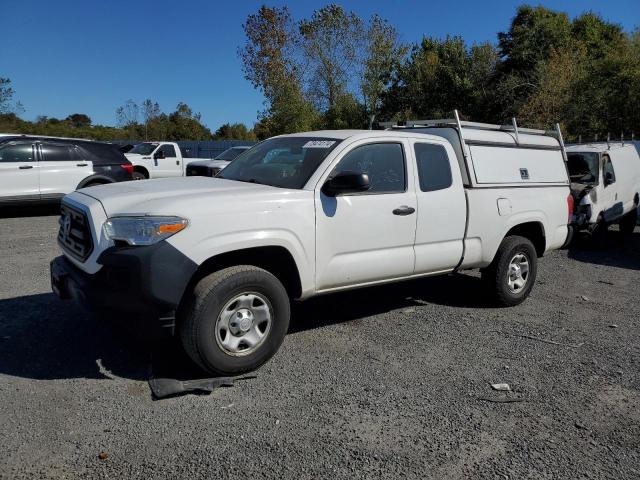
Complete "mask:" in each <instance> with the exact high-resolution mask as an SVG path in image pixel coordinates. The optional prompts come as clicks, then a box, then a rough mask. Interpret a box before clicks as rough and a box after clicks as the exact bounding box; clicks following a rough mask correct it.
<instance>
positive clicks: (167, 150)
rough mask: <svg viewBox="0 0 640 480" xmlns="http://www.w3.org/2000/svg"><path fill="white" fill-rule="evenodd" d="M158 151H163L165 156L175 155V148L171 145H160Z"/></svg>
mask: <svg viewBox="0 0 640 480" xmlns="http://www.w3.org/2000/svg"><path fill="white" fill-rule="evenodd" d="M160 151H161V152H163V153H164V156H165V158H169V157H175V156H176V149H175V148H174V147H173V145H162V146H161V147H160Z"/></svg>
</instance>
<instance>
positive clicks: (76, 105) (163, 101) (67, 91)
mask: <svg viewBox="0 0 640 480" xmlns="http://www.w3.org/2000/svg"><path fill="white" fill-rule="evenodd" d="M1 3H2V7H1V9H2V29H1V30H2V40H1V41H0V77H9V78H11V80H12V82H13V87H14V90H15V91H16V97H15V98H16V99H17V100H20V101H21V102H22V103H23V104H24V106H25V109H26V111H25V113H24V114H23V116H24V117H25V118H27V119H34V118H35V117H36V116H38V115H48V116H54V117H62V118H64V117H66V116H67V115H69V114H71V113H75V112H80V113H86V114H88V115H89V116H90V117H91V118H92V119H93V120H94V123H102V124H106V125H113V124H114V123H115V113H114V112H115V109H116V108H117V107H118V106H119V105H121V104H123V103H124V102H125V101H126V100H127V99H129V98H132V99H134V100H136V101H139V102H140V101H142V100H144V99H145V98H151V99H153V100H155V101H157V102H159V103H160V106H161V108H162V109H163V110H164V111H172V110H173V109H174V108H175V106H176V104H177V103H178V102H180V101H182V102H186V103H187V104H189V105H190V106H191V107H192V108H193V109H194V110H195V111H198V112H201V113H202V117H203V121H204V123H205V124H207V126H209V128H212V129H214V130H215V129H216V128H217V127H218V126H220V125H221V124H222V123H225V122H244V123H246V124H248V125H252V124H253V122H254V121H255V119H256V116H257V112H258V111H259V110H261V109H262V101H263V99H262V96H261V95H260V94H259V92H257V91H255V90H254V89H253V87H252V86H251V85H250V84H249V82H247V81H246V80H245V79H244V78H243V75H242V69H241V64H240V61H239V59H238V56H237V49H238V47H239V46H241V45H242V44H243V43H244V35H243V31H242V23H243V22H244V20H245V19H246V17H247V15H249V14H250V13H253V12H255V11H256V10H257V9H258V8H259V6H260V5H261V4H262V3H266V4H268V5H278V6H281V5H288V6H289V8H290V10H291V11H292V14H293V16H294V18H296V19H299V18H304V17H308V16H309V15H310V14H311V12H313V10H314V9H316V8H319V7H321V6H323V5H325V4H326V3H330V2H315V1H314V2H312V1H304V2H302V1H297V2H281V1H274V2H264V1H262V2H255V1H248V0H247V1H243V0H236V1H233V2H229V1H225V2H222V1H221V2H215V1H211V0H210V1H205V0H197V1H195V0H194V1H191V0H183V1H181V2H176V1H167V0H156V1H151V0H139V1H138V0H129V1H124V0H102V1H99V0H77V1H70V0H55V1H52V0H44V1H35V0H33V1H32V0H1ZM336 3H339V4H341V5H343V6H344V7H345V8H346V9H348V10H353V11H355V12H356V13H358V14H359V15H360V16H362V17H364V18H367V17H369V16H370V15H371V14H373V13H378V14H380V15H381V16H382V17H384V18H386V19H388V20H389V21H390V22H391V23H392V24H393V25H395V26H396V27H397V28H398V30H399V31H400V33H401V36H402V39H403V41H405V42H414V41H417V40H419V39H420V38H422V36H423V35H425V34H426V35H430V36H436V37H444V36H446V35H447V34H450V35H462V36H463V37H464V38H465V39H466V40H467V42H469V43H471V42H482V41H491V42H495V40H496V33H497V32H498V31H501V30H506V29H507V28H508V26H509V22H510V20H511V18H512V17H513V15H514V13H515V9H516V7H517V6H518V5H520V4H522V3H525V2H523V1H511V0H502V1H499V0H490V1H473V0H458V1H442V0H440V1H436V2H432V1H422V2H400V1H397V0H396V1H392V0H387V1H377V0H375V1H374V0H369V1H364V0H359V1H355V0H353V1H336ZM530 3H534V4H542V5H544V6H547V7H549V8H553V9H556V10H562V11H565V12H567V13H568V14H569V15H571V16H572V17H573V16H576V15H578V14H580V13H582V12H584V11H586V10H592V11H594V12H597V13H600V14H601V15H602V16H603V17H604V18H606V19H607V20H609V21H612V22H616V23H619V24H621V25H622V26H623V27H624V28H625V30H628V31H631V30H633V29H634V28H636V27H637V26H639V25H640V5H639V3H638V0H609V1H594V0H583V1H576V0H574V1H569V0H565V1H561V0H554V1H540V2H530Z"/></svg>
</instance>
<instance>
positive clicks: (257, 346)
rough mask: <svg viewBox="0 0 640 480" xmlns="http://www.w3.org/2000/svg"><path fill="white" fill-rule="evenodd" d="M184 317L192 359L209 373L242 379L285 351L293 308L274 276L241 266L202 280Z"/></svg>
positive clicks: (184, 336)
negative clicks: (280, 350) (281, 346)
mask: <svg viewBox="0 0 640 480" xmlns="http://www.w3.org/2000/svg"><path fill="white" fill-rule="evenodd" d="M180 317H181V318H179V323H178V329H179V334H180V339H181V341H182V345H183V347H184V349H185V351H186V353H187V355H188V356H189V357H190V358H191V359H192V360H193V361H194V362H195V363H196V364H198V365H199V366H200V367H202V368H203V369H204V370H206V371H208V372H211V373H214V374H219V375H237V374H240V373H244V372H248V371H251V370H254V369H256V368H258V367H259V366H261V365H262V364H264V363H266V362H267V361H268V360H269V359H270V358H271V357H272V356H273V355H274V354H275V353H276V351H277V350H278V348H280V345H281V344H282V341H283V340H284V337H285V335H286V333H287V330H288V328H289V317H290V303H289V297H288V295H287V291H286V290H285V288H284V286H283V285H282V283H280V281H279V280H278V279H277V278H276V277H275V276H273V275H272V274H271V273H269V272H267V271H266V270H263V269H261V268H258V267H254V266H250V265H240V266H235V267H230V268H225V269H224V270H220V271H217V272H215V273H212V274H211V275H208V276H206V277H204V278H203V279H202V280H200V282H198V284H197V285H196V286H195V288H194V289H193V292H192V294H191V295H190V297H189V298H188V300H187V302H186V305H185V308H184V310H183V312H182V314H181V315H180Z"/></svg>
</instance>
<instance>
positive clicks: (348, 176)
mask: <svg viewBox="0 0 640 480" xmlns="http://www.w3.org/2000/svg"><path fill="white" fill-rule="evenodd" d="M369 188H371V185H370V184H369V175H367V174H366V173H358V172H352V171H343V172H340V173H338V174H337V175H336V176H334V177H332V178H330V179H328V180H327V181H326V182H325V184H324V185H323V186H322V193H324V194H325V195H326V196H328V197H336V196H338V195H345V194H348V193H359V192H366V191H367V190H369Z"/></svg>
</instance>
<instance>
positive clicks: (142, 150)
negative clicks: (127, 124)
mask: <svg viewBox="0 0 640 480" xmlns="http://www.w3.org/2000/svg"><path fill="white" fill-rule="evenodd" d="M157 146H158V144H157V143H139V144H138V145H136V146H135V147H133V148H132V149H131V150H129V151H128V152H127V153H137V154H138V155H151V152H153V151H154V150H155V149H156V147H157Z"/></svg>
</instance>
